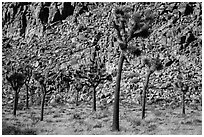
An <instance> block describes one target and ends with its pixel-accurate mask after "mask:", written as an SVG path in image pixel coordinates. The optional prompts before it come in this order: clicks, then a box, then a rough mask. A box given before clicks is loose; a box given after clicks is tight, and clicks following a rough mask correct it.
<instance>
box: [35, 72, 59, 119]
mask: <svg viewBox="0 0 204 137" xmlns="http://www.w3.org/2000/svg"><path fill="white" fill-rule="evenodd" d="M55 77H56V76H55V73H52V72H49V71H48V72H46V74H42V73H40V72H34V73H33V78H34V79H35V80H36V81H38V82H39V84H40V87H41V92H42V98H41V115H40V121H43V113H44V106H45V97H46V95H47V94H48V92H50V91H48V90H47V88H46V86H48V85H51V84H54V81H55Z"/></svg>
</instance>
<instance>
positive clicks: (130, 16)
mask: <svg viewBox="0 0 204 137" xmlns="http://www.w3.org/2000/svg"><path fill="white" fill-rule="evenodd" d="M120 12H122V13H120ZM123 13H124V15H123ZM115 14H116V15H119V14H121V15H122V16H123V19H124V18H125V21H124V22H125V23H126V24H125V26H124V27H125V28H126V29H125V30H124V32H127V33H128V34H129V33H131V26H133V24H134V23H135V22H137V21H138V20H139V19H138V18H140V17H141V20H143V19H144V20H145V19H146V20H148V19H147V17H151V19H149V20H151V25H149V26H148V29H147V30H148V32H146V31H142V33H140V34H139V33H138V37H135V38H133V39H131V40H130V41H129V42H128V47H126V48H127V50H126V49H125V50H124V49H122V46H123V45H122V44H121V43H120V41H119V40H118V39H119V38H118V31H116V30H117V29H116V28H117V26H114V21H115V20H116V19H115V18H117V16H116V15H115ZM117 19H118V20H119V21H120V18H117ZM122 21H123V20H122ZM122 21H121V22H122ZM116 22H117V21H116ZM138 22H139V21H138ZM144 22H145V21H144ZM115 25H117V24H115ZM118 26H120V25H118ZM129 26H130V28H129ZM144 26H145V25H144ZM144 26H142V27H144ZM119 29H122V28H121V27H120V28H119ZM145 30H146V29H145ZM122 31H123V30H122ZM137 31H139V30H137ZM143 34H144V35H143ZM146 34H148V35H147V36H146ZM122 35H123V36H124V37H126V34H125V33H122ZM139 36H140V37H139ZM123 51H124V52H123ZM121 53H123V54H124V63H123V67H122V72H121V80H120V89H119V90H120V100H119V102H120V115H119V116H120V132H111V128H112V120H113V119H112V115H113V110H114V109H113V106H114V105H113V103H114V92H115V89H116V83H117V76H118V73H119V71H118V63H119V60H120V59H119V58H120V56H121ZM201 53H202V3H201V2H197V3H196V2H191V3H187V2H181V3H175V2H166V3H161V2H158V3H152V2H144V3H142V2H141V3H136V2H135V3H134V2H120V3H119V2H114V3H113V2H110V3H108V2H107V3H105V2H104V3H103V2H99V3H97V2H88V3H81V2H73V3H71V2H53V3H52V2H42V3H40V2H35V3H32V2H21V3H18V2H10V3H9V2H3V3H2V122H3V123H2V126H3V125H5V126H3V128H2V134H202V132H201V131H202V54H201ZM158 60H159V64H160V66H161V69H155V71H152V73H151V75H149V77H148V80H147V77H146V76H147V74H148V70H149V69H151V65H152V64H154V63H155V62H156V64H158V63H157V61H158ZM156 70H157V71H156ZM147 81H148V82H147ZM146 82H147V86H146V87H145V85H146V84H145V83H146ZM144 90H145V91H146V95H145V96H146V97H147V98H146V100H145V99H144V100H145V102H146V108H145V110H146V114H145V119H142V111H143V110H142V106H141V105H142V104H143V103H142V102H143V101H144V100H143V101H142V97H143V96H144V94H142V92H143V93H144ZM183 108H185V110H182V109H183ZM12 113H13V115H14V116H13V115H12ZM43 117H44V119H43Z"/></svg>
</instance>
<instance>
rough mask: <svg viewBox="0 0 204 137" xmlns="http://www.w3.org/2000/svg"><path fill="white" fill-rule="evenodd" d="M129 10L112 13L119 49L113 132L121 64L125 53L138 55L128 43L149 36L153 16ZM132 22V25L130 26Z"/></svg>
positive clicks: (115, 128)
mask: <svg viewBox="0 0 204 137" xmlns="http://www.w3.org/2000/svg"><path fill="white" fill-rule="evenodd" d="M131 11H132V9H131V8H126V7H122V8H116V9H115V11H114V13H113V14H114V19H113V27H114V29H115V30H116V34H117V41H118V45H119V47H120V50H121V52H120V57H119V62H118V71H117V79H116V89H115V93H114V94H115V98H114V107H113V109H114V110H113V126H112V130H113V131H119V97H120V81H121V73H122V67H123V62H124V60H125V59H126V56H125V52H127V51H129V52H131V53H132V54H134V55H139V54H140V50H139V49H138V47H135V46H130V45H128V43H129V42H130V41H131V40H132V39H133V38H138V37H142V38H146V37H148V36H149V34H150V32H149V28H150V26H151V24H152V21H153V16H152V15H151V14H150V13H151V11H150V10H146V11H145V12H144V14H140V13H139V12H135V13H134V14H133V15H132V16H131V15H130V13H131ZM131 21H133V24H131Z"/></svg>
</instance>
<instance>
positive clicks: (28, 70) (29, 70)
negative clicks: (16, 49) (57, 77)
mask: <svg viewBox="0 0 204 137" xmlns="http://www.w3.org/2000/svg"><path fill="white" fill-rule="evenodd" d="M24 72H25V76H26V78H25V86H26V108H27V109H28V108H29V105H28V99H29V82H30V79H31V77H32V67H31V66H29V65H26V66H25V68H24Z"/></svg>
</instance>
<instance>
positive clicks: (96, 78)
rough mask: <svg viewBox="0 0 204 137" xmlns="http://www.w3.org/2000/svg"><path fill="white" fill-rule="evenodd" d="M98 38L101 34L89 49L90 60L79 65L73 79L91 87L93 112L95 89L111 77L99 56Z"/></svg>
mask: <svg viewBox="0 0 204 137" xmlns="http://www.w3.org/2000/svg"><path fill="white" fill-rule="evenodd" d="M100 38H101V33H100V32H99V33H97V34H96V36H95V38H94V40H93V43H92V46H91V47H92V48H91V49H90V52H91V53H90V54H91V57H90V59H87V60H86V65H84V64H83V65H81V66H80V70H77V71H76V72H75V77H79V78H82V79H84V80H85V84H87V85H88V86H89V87H91V88H90V89H91V92H92V93H93V111H96V88H97V87H98V85H99V84H101V83H102V82H103V81H105V80H112V77H111V75H108V74H107V73H106V69H105V56H101V50H100V46H99V45H98V44H97V43H98V41H99V39H100ZM81 84H82V83H81ZM79 87H80V86H79ZM77 92H78V91H77Z"/></svg>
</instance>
